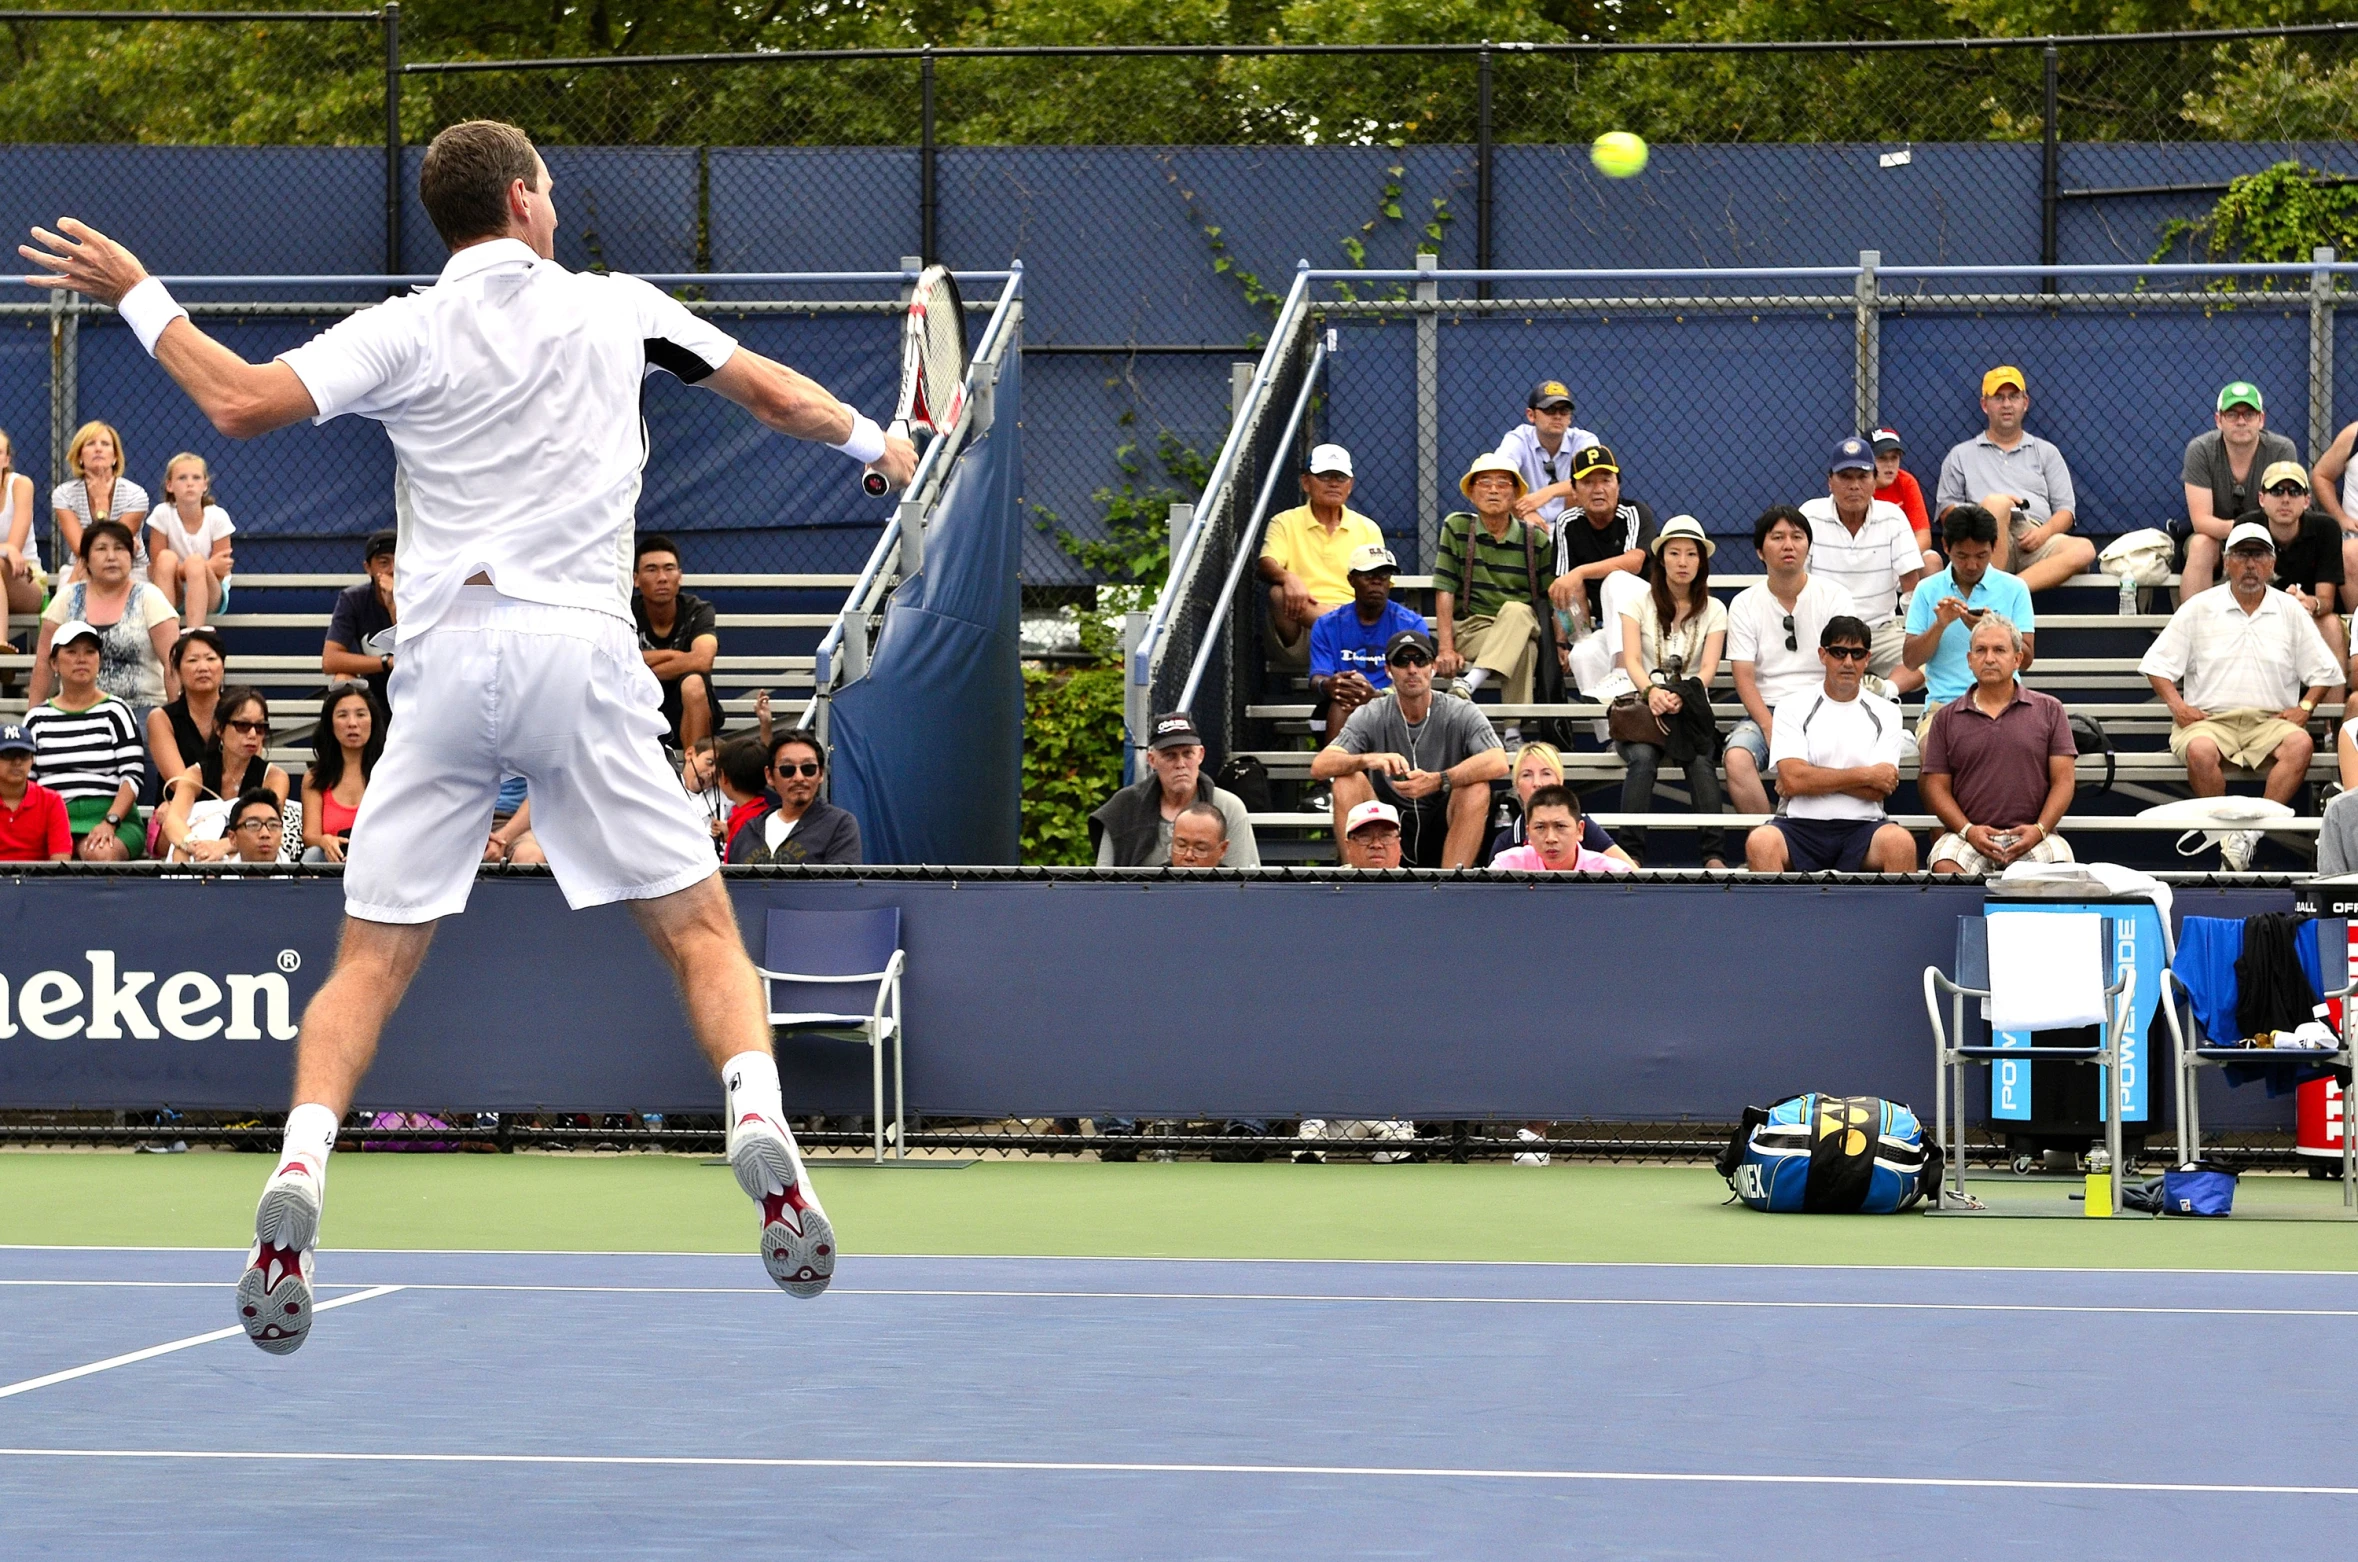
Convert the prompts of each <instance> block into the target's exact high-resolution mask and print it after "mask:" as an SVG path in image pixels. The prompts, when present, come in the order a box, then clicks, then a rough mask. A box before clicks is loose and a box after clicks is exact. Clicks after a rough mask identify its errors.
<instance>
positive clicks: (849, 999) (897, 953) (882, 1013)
mask: <svg viewBox="0 0 2358 1562" xmlns="http://www.w3.org/2000/svg"><path fill="white" fill-rule="evenodd" d="M762 955H763V959H762V964H761V965H760V966H759V967H757V968H756V969H758V970H759V971H760V972H761V978H762V985H763V989H764V991H765V992H766V994H767V1003H768V1008H769V1017H770V1025H771V1026H772V1028H773V1029H775V1030H779V1031H787V1032H792V1033H794V1034H798V1035H807V1036H817V1037H824V1038H827V1039H831V1040H842V1041H854V1042H859V1043H861V1044H862V1045H864V1046H866V1047H867V1048H868V1051H869V1056H870V1063H871V1072H872V1075H873V1078H874V1081H875V1089H874V1101H873V1105H872V1108H871V1110H870V1112H869V1116H868V1123H869V1126H870V1128H871V1129H872V1130H873V1131H874V1134H875V1141H876V1159H877V1161H878V1162H879V1163H881V1162H882V1161H883V1160H884V1050H885V1047H886V1046H887V1045H888V1044H889V1045H890V1046H891V1048H892V1090H893V1119H892V1121H893V1132H892V1153H893V1159H895V1160H899V1159H902V1158H903V1156H904V1154H905V1150H904V1146H905V1145H906V1144H907V1142H908V1115H909V1098H908V1092H907V1089H906V1087H905V1085H904V1083H903V1079H902V1057H903V1051H904V1048H903V1045H902V1033H901V969H902V965H903V959H904V957H903V952H902V949H901V913H900V908H899V907H897V906H886V907H882V908H880V909H876V910H870V911H772V912H771V913H770V914H769V921H768V924H767V926H766V928H765V929H764V938H763V942H762ZM862 1002H865V1003H866V1005H867V1008H866V1011H865V1012H861V1011H860V1010H859V1009H858V1008H856V1007H855V1006H856V1005H858V1004H860V1003H862Z"/></svg>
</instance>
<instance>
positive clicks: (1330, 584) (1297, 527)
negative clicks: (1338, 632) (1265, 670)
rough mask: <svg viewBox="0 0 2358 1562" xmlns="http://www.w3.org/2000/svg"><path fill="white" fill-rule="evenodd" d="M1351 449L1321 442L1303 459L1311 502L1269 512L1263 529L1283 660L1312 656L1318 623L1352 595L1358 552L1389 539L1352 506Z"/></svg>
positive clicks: (1275, 651)
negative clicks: (1352, 568) (1353, 564)
mask: <svg viewBox="0 0 2358 1562" xmlns="http://www.w3.org/2000/svg"><path fill="white" fill-rule="evenodd" d="M1353 481H1354V479H1353V478H1352V475H1351V452H1350V451H1348V450H1345V449H1344V448H1343V447H1342V446H1340V445H1317V446H1313V447H1312V449H1311V451H1310V459H1309V460H1308V461H1306V462H1304V463H1303V466H1302V497H1303V499H1304V500H1306V501H1307V502H1306V503H1303V504H1299V505H1296V506H1295V507H1294V508H1292V509H1290V510H1281V511H1279V512H1278V513H1277V514H1275V515H1272V516H1271V517H1269V526H1268V529H1267V530H1265V531H1264V532H1263V533H1262V534H1261V557H1260V560H1259V561H1258V567H1259V569H1260V571H1261V578H1262V579H1263V580H1265V581H1267V582H1268V583H1269V630H1270V635H1269V655H1270V660H1272V661H1274V662H1276V663H1277V664H1278V665H1280V666H1283V667H1300V666H1301V665H1302V664H1303V663H1304V662H1305V661H1306V660H1307V659H1308V657H1309V634H1310V626H1311V625H1312V624H1315V623H1316V622H1318V618H1319V615H1320V614H1322V613H1331V612H1333V611H1334V610H1335V609H1336V608H1338V607H1342V606H1344V605H1346V604H1347V603H1349V602H1350V600H1351V587H1350V584H1349V582H1348V581H1347V580H1345V578H1344V576H1345V575H1346V573H1347V572H1348V570H1349V567H1350V560H1351V555H1352V554H1353V553H1355V552H1357V551H1358V550H1359V549H1361V548H1365V547H1371V546H1372V547H1377V548H1380V547H1382V546H1383V545H1384V533H1383V529H1382V528H1381V527H1379V526H1377V525H1376V523H1375V522H1374V521H1371V520H1369V519H1368V518H1367V517H1366V516H1364V515H1361V514H1360V513H1359V512H1358V511H1357V510H1354V509H1352V508H1351V507H1350V505H1349V504H1348V503H1346V502H1345V501H1347V500H1348V499H1350V497H1351V485H1352V482H1353Z"/></svg>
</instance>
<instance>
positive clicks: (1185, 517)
mask: <svg viewBox="0 0 2358 1562" xmlns="http://www.w3.org/2000/svg"><path fill="white" fill-rule="evenodd" d="M1170 526H1171V557H1172V558H1174V559H1175V558H1177V557H1179V547H1180V544H1182V543H1184V542H1185V541H1186V540H1187V534H1188V533H1189V532H1190V531H1192V530H1194V529H1195V506H1194V505H1192V504H1175V505H1173V506H1171V515H1170Z"/></svg>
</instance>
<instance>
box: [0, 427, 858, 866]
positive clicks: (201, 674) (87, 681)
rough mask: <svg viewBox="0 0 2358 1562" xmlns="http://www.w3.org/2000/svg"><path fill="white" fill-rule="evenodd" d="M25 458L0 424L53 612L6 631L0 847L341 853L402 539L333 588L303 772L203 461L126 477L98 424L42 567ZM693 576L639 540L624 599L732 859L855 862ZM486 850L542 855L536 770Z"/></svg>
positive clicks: (298, 855)
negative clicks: (744, 685)
mask: <svg viewBox="0 0 2358 1562" xmlns="http://www.w3.org/2000/svg"><path fill="white" fill-rule="evenodd" d="M14 465H15V447H14V444H13V442H12V441H11V440H10V439H9V437H8V435H7V434H6V433H5V432H0V589H4V591H5V595H6V598H7V604H8V608H7V610H8V613H9V614H10V615H11V617H12V618H15V619H19V620H22V619H31V620H33V621H34V622H35V623H36V624H37V626H38V627H37V628H36V629H35V630H34V631H33V633H32V634H31V636H30V642H31V643H30V645H29V647H27V646H25V645H23V644H21V643H20V640H19V634H20V631H19V629H18V626H17V625H16V624H11V625H10V626H9V627H10V631H11V632H10V634H9V636H8V637H7V638H8V645H7V649H9V650H11V651H16V652H19V653H20V654H21V653H22V652H23V651H25V650H27V649H29V650H30V653H31V667H30V672H29V676H28V677H27V678H26V679H25V681H24V682H23V684H21V685H19V686H18V687H16V688H12V689H9V690H7V692H9V693H19V692H21V694H22V695H23V697H24V701H25V711H24V714H23V716H22V718H21V719H20V720H6V721H5V724H4V725H0V861H14V862H28V861H64V860H68V859H73V858H78V859H80V860H83V861H90V862H122V861H130V860H135V859H141V858H153V859H158V860H162V861H167V862H226V861H233V860H234V861H242V862H282V861H284V862H291V861H297V860H300V861H303V862H309V863H341V862H343V861H344V860H345V854H346V852H347V850H348V848H349V846H350V842H351V836H352V827H353V823H354V821H355V819H356V818H357V817H358V816H359V814H360V811H361V808H362V805H363V801H364V799H365V797H366V795H367V791H368V784H369V778H370V776H371V774H372V773H373V772H374V770H375V768H376V765H377V762H378V759H379V758H380V756H381V755H382V754H383V752H384V748H385V742H386V738H387V735H388V730H389V728H390V725H391V721H392V716H391V710H392V684H393V679H394V672H395V667H396V664H397V662H398V658H399V646H398V636H397V630H396V620H397V617H398V609H397V607H396V605H395V599H394V590H393V582H394V575H395V571H396V569H397V568H398V553H399V541H398V537H397V535H396V533H394V532H393V531H391V530H386V531H380V532H377V533H375V534H373V535H372V536H370V537H368V538H367V539H366V541H365V542H364V543H363V545H362V547H361V563H362V568H363V570H364V572H365V576H366V578H365V579H363V580H362V581H360V582H359V583H357V584H355V585H352V586H349V587H347V588H345V589H343V590H342V591H341V592H340V593H339V594H338V596H337V598H336V601H335V605H334V610H333V612H332V613H331V614H330V615H329V622H328V629H327V633H326V637H325V640H324V642H323V643H322V645H321V649H320V657H319V673H320V676H321V679H322V681H323V682H324V683H325V685H326V687H325V689H324V691H323V692H322V694H321V696H320V698H319V702H318V705H317V707H316V710H315V711H314V710H308V709H307V710H306V711H305V713H304V715H303V717H302V723H303V726H302V727H299V728H297V729H295V730H293V731H285V732H281V733H279V736H280V738H281V739H282V740H283V742H282V743H281V744H279V745H277V746H279V748H280V752H282V753H283V752H285V751H286V750H287V749H288V748H292V749H295V750H296V751H297V752H298V753H301V751H303V750H304V749H306V748H307V750H308V753H307V754H305V755H304V756H303V762H302V764H301V767H300V775H299V777H294V778H290V776H289V774H288V772H287V771H286V770H285V769H283V768H281V767H280V766H279V765H278V764H276V763H274V762H273V761H272V757H271V753H272V749H273V747H274V742H273V734H274V728H273V725H272V717H271V711H270V702H269V700H268V699H267V698H266V697H265V696H264V694H263V693H262V691H261V690H260V689H258V688H255V687H252V686H250V685H241V684H240V683H239V682H237V681H236V680H235V678H234V673H233V667H232V653H231V647H230V645H229V642H228V640H227V638H226V637H225V635H224V634H223V631H222V628H221V625H220V623H219V622H218V621H219V620H220V619H221V618H222V616H223V615H224V614H225V613H226V612H227V611H228V608H229V603H230V597H231V593H232V588H233V585H234V571H235V541H234V539H235V537H236V535H237V526H236V523H235V522H234V520H233V519H232V518H231V515H230V513H229V511H228V510H227V509H226V508H224V506H223V505H222V503H221V502H220V499H219V498H218V497H217V495H216V493H215V490H214V473H213V470H212V468H211V466H210V465H209V464H208V463H207V462H206V461H205V459H204V458H203V457H201V456H199V455H196V454H194V453H191V452H187V451H183V452H180V453H178V454H176V455H174V456H172V457H171V458H170V459H169V460H167V461H166V462H165V463H164V465H163V468H162V471H161V473H160V481H159V483H158V496H157V497H152V498H151V496H150V494H149V492H148V490H147V489H145V488H143V487H141V486H140V485H139V484H138V483H137V482H135V481H133V480H132V478H131V477H130V476H129V475H128V471H129V465H130V463H129V458H128V456H127V454H126V450H125V446H124V441H123V436H122V434H121V433H120V431H119V430H117V429H116V428H115V427H114V426H113V425H111V424H108V423H105V422H96V421H94V422H90V423H86V424H84V425H83V426H82V427H81V428H80V429H78V430H77V431H76V432H75V434H74V436H73V438H72V440H71V441H70V442H69V443H68V445H67V447H66V465H67V467H68V469H69V471H70V473H71V475H70V476H69V477H68V478H67V480H66V481H64V482H62V483H59V484H58V485H57V486H56V487H55V489H54V490H52V492H51V495H50V524H49V526H48V528H47V534H48V538H49V540H50V546H51V556H50V557H49V559H48V560H47V561H46V562H45V561H44V558H43V553H42V537H41V532H42V528H41V527H39V526H38V525H37V520H38V513H37V506H36V500H35V496H34V492H33V485H32V481H31V480H30V479H29V478H27V477H25V476H24V475H23V474H21V473H19V472H17V471H15V469H14ZM682 582H683V577H682V574H681V555H680V549H679V547H678V546H677V545H676V544H675V543H673V542H672V541H671V540H670V539H669V538H666V537H662V536H656V535H648V536H643V537H641V538H640V539H639V540H638V542H637V545H636V557H635V560H634V569H633V587H634V589H633V591H632V598H631V611H632V615H633V617H634V619H635V621H636V624H637V628H638V632H639V645H640V654H641V656H642V657H643V659H644V661H645V664H646V667H647V671H648V675H649V678H650V680H651V683H652V685H653V688H652V689H651V691H650V698H651V701H654V700H659V708H660V711H661V717H662V721H663V724H664V728H665V741H666V743H667V744H668V745H669V746H670V747H671V749H672V751H673V752H674V753H675V754H677V755H678V756H679V774H680V777H681V785H682V786H683V788H685V789H686V791H687V792H689V793H690V794H692V795H694V796H696V797H697V798H698V799H699V801H700V802H703V803H704V804H705V806H706V811H707V813H708V815H709V817H710V818H711V819H712V823H713V850H714V853H715V855H716V857H722V858H725V860H727V861H729V862H738V863H798V862H810V863H857V862H859V861H860V860H861V846H860V833H859V825H858V822H857V821H856V820H854V819H853V817H852V816H851V815H850V814H849V813H847V812H845V811H844V810H842V809H840V808H836V807H834V806H833V805H831V804H830V803H828V802H827V801H825V799H824V798H823V796H822V793H823V792H824V791H825V786H826V771H827V755H826V752H825V749H824V747H823V745H822V744H821V743H820V741H819V739H818V737H817V736H816V735H815V734H813V733H810V732H806V731H801V730H773V726H772V723H771V720H770V710H769V700H768V696H767V694H766V692H765V693H763V694H762V695H760V696H759V697H758V698H757V699H756V701H755V722H754V724H753V729H752V731H751V732H749V733H748V732H740V733H738V734H735V735H731V734H729V733H728V732H727V731H726V730H725V729H726V726H727V713H726V709H725V707H724V705H723V703H722V700H721V698H720V694H719V690H718V688H717V685H716V681H715V678H714V665H715V658H716V656H717V655H718V652H719V646H720V641H719V631H718V619H717V615H716V614H715V612H714V610H713V608H712V605H711V604H710V603H708V602H706V601H704V600H703V599H701V598H699V597H697V596H696V595H695V594H693V593H692V592H689V591H686V590H684V589H682ZM10 677H11V680H12V681H13V671H12V672H11V674H10ZM305 728H307V729H308V730H307V731H306V730H304V729H305ZM306 738H307V740H308V741H307V742H306V741H305V740H306ZM265 802H267V803H268V804H269V805H270V808H271V820H272V825H271V828H270V829H268V830H267V831H266V830H265V829H264V828H263V825H262V812H261V810H262V805H263V804H264V803H265ZM484 857H485V860H486V861H493V862H539V861H545V860H546V859H545V858H543V857H542V856H541V855H540V851H539V844H538V838H537V837H536V836H535V835H534V834H533V832H532V828H531V800H530V797H529V795H528V789H527V788H526V787H525V784H524V782H523V781H522V779H521V778H518V777H509V778H508V780H507V782H506V784H505V785H504V786H503V787H502V788H501V791H500V795H499V797H498V799H497V801H496V803H495V805H494V807H493V809H492V811H491V813H490V815H489V816H488V817H487V819H486V841H485V847H484Z"/></svg>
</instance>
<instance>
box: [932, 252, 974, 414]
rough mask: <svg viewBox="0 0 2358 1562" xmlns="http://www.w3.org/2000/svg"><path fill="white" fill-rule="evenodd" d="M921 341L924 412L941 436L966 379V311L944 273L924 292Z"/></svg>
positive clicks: (953, 286) (947, 275) (954, 408)
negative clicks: (922, 345) (925, 293)
mask: <svg viewBox="0 0 2358 1562" xmlns="http://www.w3.org/2000/svg"><path fill="white" fill-rule="evenodd" d="M923 340H924V352H923V354H922V357H923V362H924V380H925V383H924V394H925V412H926V415H927V418H928V421H930V422H931V423H932V425H933V427H934V429H935V430H936V431H937V432H942V431H946V430H947V429H948V428H949V427H950V425H951V424H952V423H953V422H954V421H955V420H956V418H957V414H958V406H959V402H960V399H961V392H962V387H963V384H964V382H965V379H966V309H965V306H964V304H963V303H961V302H960V300H959V298H958V288H957V285H956V284H955V283H953V282H952V281H951V280H950V277H949V274H948V273H947V272H942V273H940V274H939V275H937V276H936V277H935V278H933V286H932V287H931V288H930V289H928V291H927V297H926V300H925V319H924V338H923Z"/></svg>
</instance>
